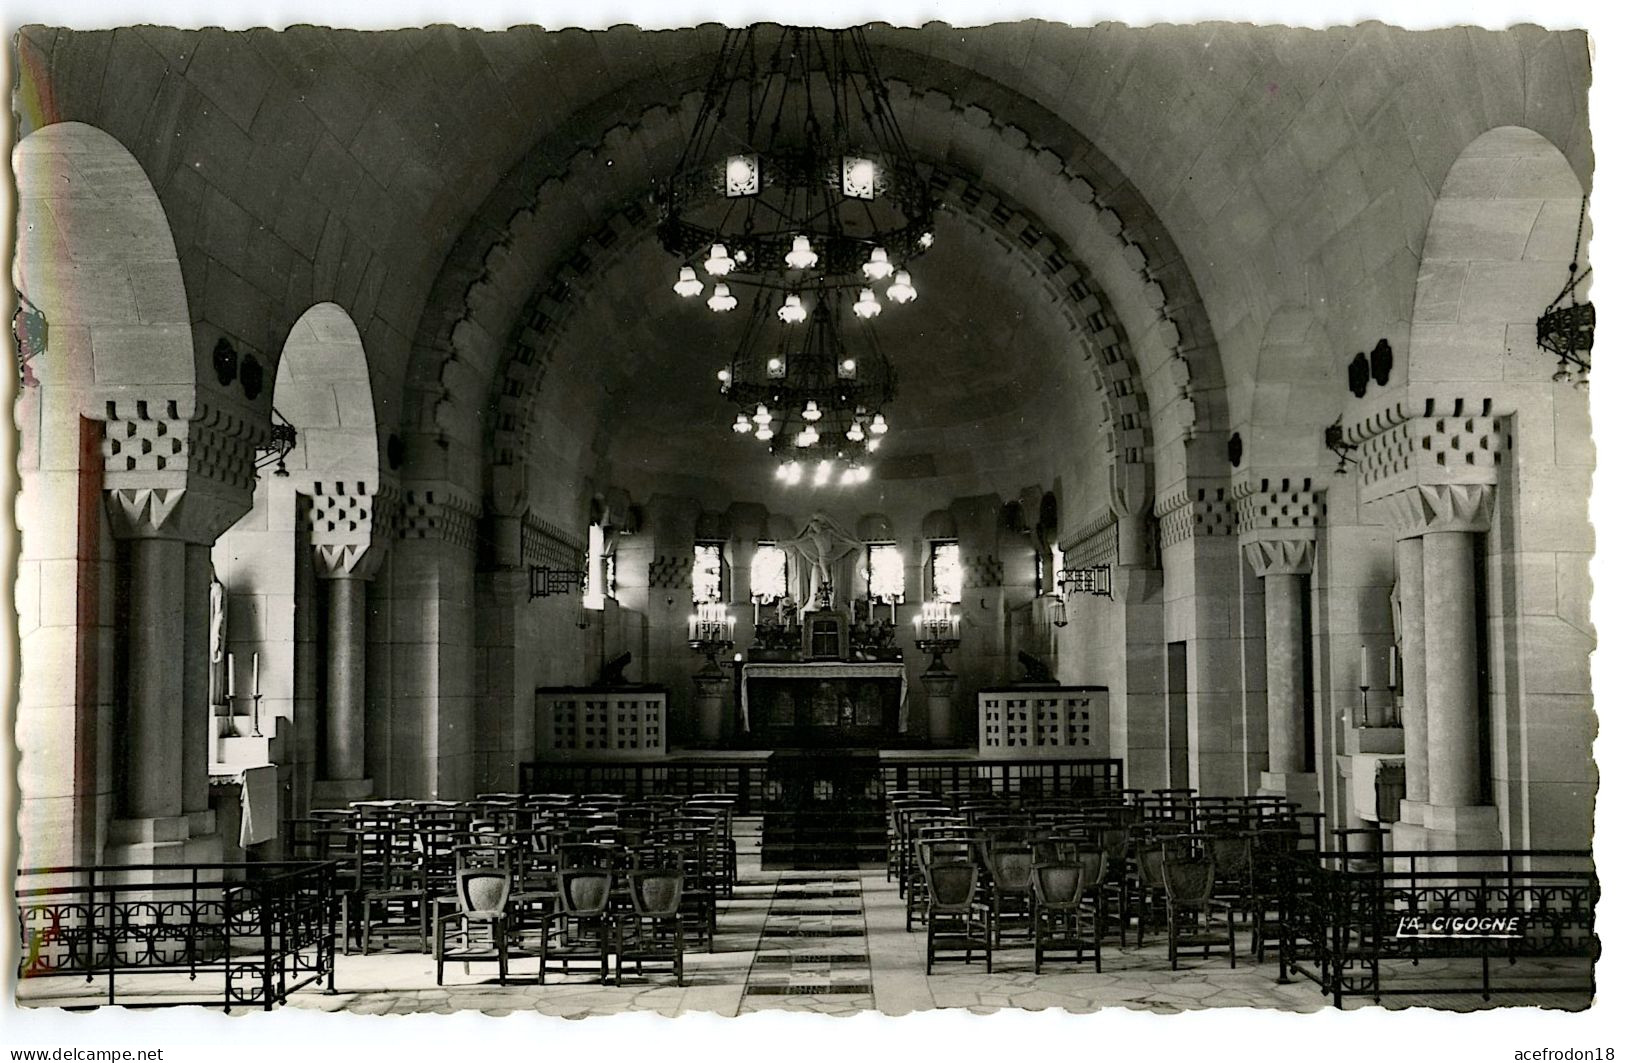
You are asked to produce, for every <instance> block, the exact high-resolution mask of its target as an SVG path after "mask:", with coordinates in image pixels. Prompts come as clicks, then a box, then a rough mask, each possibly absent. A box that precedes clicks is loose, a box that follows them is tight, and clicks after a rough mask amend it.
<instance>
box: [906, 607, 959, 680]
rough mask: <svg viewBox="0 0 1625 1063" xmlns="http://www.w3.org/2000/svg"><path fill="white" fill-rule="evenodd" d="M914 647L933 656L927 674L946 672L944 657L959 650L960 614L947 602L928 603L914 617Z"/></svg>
mask: <svg viewBox="0 0 1625 1063" xmlns="http://www.w3.org/2000/svg"><path fill="white" fill-rule="evenodd" d="M914 645H915V647H917V648H918V649H920V650H923V651H924V652H926V653H929V654H930V655H931V664H930V666H929V667H928V668H927V669H926V672H927V673H940V672H946V671H947V670H948V666H947V665H946V664H944V663H943V661H942V656H943V654H945V653H952V652H953V651H954V650H956V649H958V648H959V614H957V613H955V612H953V611H952V610H951V609H950V608H949V606H948V604H947V603H946V602H926V603H925V604H924V605H922V606H920V611H919V613H918V614H916V615H915V617H914Z"/></svg>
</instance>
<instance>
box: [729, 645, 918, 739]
mask: <svg viewBox="0 0 1625 1063" xmlns="http://www.w3.org/2000/svg"><path fill="white" fill-rule="evenodd" d="M742 668H743V671H742V680H743V681H742V683H741V684H740V701H739V712H740V725H741V732H742V737H744V738H745V739H746V740H747V741H748V743H749V744H750V745H752V746H756V747H759V748H766V747H796V748H833V747H850V746H863V745H889V744H894V743H895V740H896V738H897V736H898V735H900V734H902V733H903V732H904V731H906V729H907V727H908V678H907V676H906V675H905V674H904V671H903V664H902V662H901V661H753V662H750V663H747V664H745V665H743V666H742Z"/></svg>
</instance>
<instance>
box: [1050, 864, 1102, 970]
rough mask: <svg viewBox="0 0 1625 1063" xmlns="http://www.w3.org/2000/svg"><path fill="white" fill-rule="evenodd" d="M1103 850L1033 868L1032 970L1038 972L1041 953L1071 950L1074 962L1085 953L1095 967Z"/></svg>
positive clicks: (1097, 960)
mask: <svg viewBox="0 0 1625 1063" xmlns="http://www.w3.org/2000/svg"><path fill="white" fill-rule="evenodd" d="M1106 867H1107V860H1106V854H1105V853H1104V852H1101V851H1096V852H1092V853H1089V852H1080V853H1078V854H1077V856H1076V857H1075V858H1074V859H1072V860H1069V861H1067V862H1066V863H1055V864H1035V865H1034V866H1033V868H1032V890H1033V906H1032V908H1033V910H1032V936H1033V973H1034V974H1042V973H1043V970H1044V958H1045V957H1046V956H1050V955H1054V954H1056V953H1070V954H1071V955H1072V957H1073V959H1075V960H1076V961H1077V962H1078V963H1082V962H1083V960H1084V956H1085V955H1086V954H1087V955H1089V956H1091V957H1092V958H1093V959H1094V961H1095V971H1096V973H1099V971H1100V942H1101V938H1102V937H1103V936H1104V934H1105V928H1106V920H1105V907H1106V899H1105V885H1106Z"/></svg>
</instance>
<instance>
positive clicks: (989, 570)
mask: <svg viewBox="0 0 1625 1063" xmlns="http://www.w3.org/2000/svg"><path fill="white" fill-rule="evenodd" d="M959 565H960V571H961V572H962V573H963V574H964V586H965V587H967V588H969V587H998V586H1001V585H1003V583H1004V561H1003V560H1002V559H1001V558H999V557H996V556H995V555H993V554H963V555H961V556H960V559H959Z"/></svg>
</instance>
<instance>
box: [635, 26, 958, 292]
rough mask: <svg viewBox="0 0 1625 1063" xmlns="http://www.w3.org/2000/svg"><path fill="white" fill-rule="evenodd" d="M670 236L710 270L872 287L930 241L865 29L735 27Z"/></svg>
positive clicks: (703, 114)
mask: <svg viewBox="0 0 1625 1063" xmlns="http://www.w3.org/2000/svg"><path fill="white" fill-rule="evenodd" d="M657 197H658V200H659V214H660V217H659V222H658V233H659V237H660V242H661V245H662V246H663V247H664V248H665V249H666V250H667V251H668V252H670V253H671V254H673V255H675V256H677V257H678V258H679V259H680V260H682V262H683V266H682V267H681V268H680V270H679V274H680V279H679V284H680V285H682V287H681V288H679V289H678V293H679V294H680V295H685V296H688V295H691V294H698V293H695V292H693V286H692V283H691V281H692V280H698V279H699V277H698V275H697V273H693V272H690V271H691V270H694V269H695V268H696V267H699V268H703V269H704V271H705V273H706V275H708V276H709V277H711V278H713V279H720V278H723V277H736V278H742V279H748V281H749V282H750V283H756V284H766V285H768V286H771V287H778V288H785V287H800V286H807V285H809V284H810V283H813V282H816V283H821V284H823V285H826V286H827V285H829V284H831V283H838V284H843V285H863V284H871V283H878V282H880V281H884V280H885V279H886V278H888V277H890V276H892V274H893V272H894V271H895V270H897V269H901V268H903V266H904V265H905V264H906V263H907V262H908V261H909V260H910V259H911V258H913V257H914V256H916V255H918V254H919V253H921V252H922V251H924V250H925V249H926V248H928V247H930V246H931V243H932V236H931V220H932V207H933V203H932V198H931V194H930V189H929V186H928V185H927V183H926V181H925V179H924V178H923V177H922V176H921V174H920V172H919V170H918V168H917V167H916V166H915V163H914V157H913V155H912V154H911V153H910V151H909V149H908V145H907V144H906V143H905V142H904V140H903V136H902V133H901V131H900V129H899V127H898V124H897V117H896V115H895V114H894V113H893V111H892V107H891V102H890V99H889V98H888V95H887V90H886V85H885V82H884V81H883V80H882V79H881V77H880V73H879V71H878V69H877V68H876V66H875V62H874V57H873V55H872V54H871V53H870V50H869V45H868V42H867V41H866V40H865V38H864V35H863V30H862V29H858V28H852V29H841V30H828V29H815V28H805V27H795V26H789V27H775V26H755V27H751V28H748V29H737V30H729V31H727V36H726V38H725V39H724V42H723V45H722V50H721V53H720V54H719V56H718V58H717V62H716V65H715V67H714V68H713V69H712V72H711V76H710V79H709V80H708V82H707V84H706V88H705V94H704V97H703V99H702V102H701V105H700V114H699V117H698V119H697V121H696V122H695V124H694V127H693V129H692V131H691V132H690V134H689V138H688V141H687V143H686V145H685V147H684V149H683V154H682V157H681V159H680V161H679V162H678V165H677V169H676V171H675V173H673V174H672V176H671V177H670V178H669V179H668V180H667V181H665V182H664V183H663V184H662V185H661V187H660V189H659V190H658V193H657Z"/></svg>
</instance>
